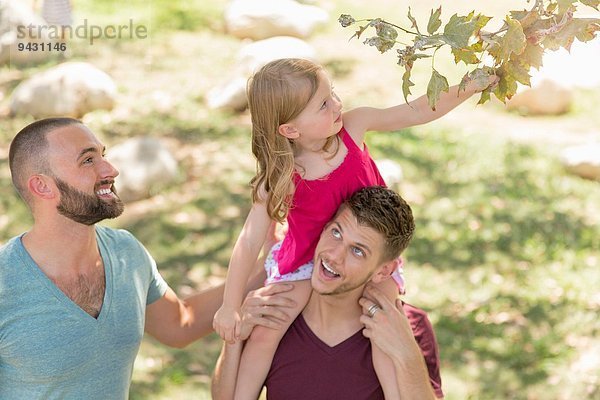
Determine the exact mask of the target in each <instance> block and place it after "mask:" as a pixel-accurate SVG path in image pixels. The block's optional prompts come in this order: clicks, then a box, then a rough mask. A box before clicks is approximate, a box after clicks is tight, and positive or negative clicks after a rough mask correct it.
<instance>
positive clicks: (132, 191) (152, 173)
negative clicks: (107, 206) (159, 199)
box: [107, 137, 178, 202]
mask: <svg viewBox="0 0 600 400" xmlns="http://www.w3.org/2000/svg"><path fill="white" fill-rule="evenodd" d="M107 159H108V160H109V161H110V162H111V163H112V164H113V165H114V166H115V168H117V169H118V170H119V176H118V177H117V179H116V180H115V187H116V189H117V193H118V195H119V197H120V198H121V199H122V200H123V201H125V202H130V201H135V200H140V199H144V198H148V197H150V196H151V195H152V194H153V193H156V191H158V190H160V189H162V188H164V187H166V186H168V185H169V184H172V183H173V182H174V181H175V179H176V177H177V170H178V168H177V161H176V160H175V158H174V157H173V155H172V154H171V152H170V151H169V150H168V149H167V147H166V146H165V145H163V143H162V142H161V141H160V140H158V139H155V138H152V137H136V138H131V139H128V140H126V141H125V142H123V143H121V144H119V145H117V146H114V147H112V148H111V149H110V150H109V151H108V152H107Z"/></svg>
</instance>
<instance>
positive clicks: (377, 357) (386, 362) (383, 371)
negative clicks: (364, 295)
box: [371, 278, 400, 399]
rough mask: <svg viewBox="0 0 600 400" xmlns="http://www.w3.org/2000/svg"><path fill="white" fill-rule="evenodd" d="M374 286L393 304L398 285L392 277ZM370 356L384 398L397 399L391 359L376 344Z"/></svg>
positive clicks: (398, 396) (394, 369) (397, 393)
mask: <svg viewBox="0 0 600 400" xmlns="http://www.w3.org/2000/svg"><path fill="white" fill-rule="evenodd" d="M375 287H377V289H379V290H381V291H382V292H383V293H384V294H385V296H386V297H387V298H388V299H390V300H392V302H393V303H394V304H395V301H396V298H397V297H398V285H397V284H396V282H395V281H394V280H393V279H391V278H390V279H385V280H384V281H381V282H379V283H377V284H375ZM371 357H372V358H373V366H374V367H375V373H376V374H377V378H378V379H379V383H381V388H382V389H383V393H384V395H385V398H386V399H399V398H400V392H399V391H398V381H397V380H396V368H395V367H394V363H393V362H392V359H391V358H390V357H389V356H388V355H387V354H385V353H384V352H383V351H382V350H381V349H379V347H377V346H376V345H372V346H371Z"/></svg>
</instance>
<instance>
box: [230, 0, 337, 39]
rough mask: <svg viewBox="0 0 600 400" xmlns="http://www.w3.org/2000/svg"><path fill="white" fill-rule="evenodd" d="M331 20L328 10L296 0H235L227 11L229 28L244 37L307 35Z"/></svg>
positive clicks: (239, 36)
mask: <svg viewBox="0 0 600 400" xmlns="http://www.w3.org/2000/svg"><path fill="white" fill-rule="evenodd" d="M328 20H329V14H328V13H327V11H325V10H323V9H321V8H319V7H317V6H313V5H305V4H300V3H298V2H296V1H294V0H277V1H265V0H234V1H232V2H231V3H230V4H229V6H228V7H227V9H226V10H225V25H226V27H227V31H228V32H229V33H230V34H231V35H233V36H235V37H238V38H240V39H246V38H249V39H252V40H261V39H266V38H270V37H273V36H295V37H299V38H306V37H308V36H310V34H311V33H312V32H313V31H314V30H315V28H316V27H318V26H319V25H324V24H326V23H327V22H328Z"/></svg>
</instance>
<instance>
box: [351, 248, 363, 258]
mask: <svg viewBox="0 0 600 400" xmlns="http://www.w3.org/2000/svg"><path fill="white" fill-rule="evenodd" d="M352 252H353V253H354V254H355V255H357V256H359V257H364V255H365V252H364V251H362V249H360V248H358V247H353V248H352Z"/></svg>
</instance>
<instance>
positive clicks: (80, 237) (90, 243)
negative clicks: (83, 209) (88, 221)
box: [23, 221, 100, 275]
mask: <svg viewBox="0 0 600 400" xmlns="http://www.w3.org/2000/svg"><path fill="white" fill-rule="evenodd" d="M64 222H65V221H62V223H52V224H39V223H35V224H34V226H33V227H32V229H31V230H30V231H29V232H27V233H26V234H25V235H24V236H23V245H24V246H25V248H26V249H27V251H28V252H29V254H30V255H31V257H32V258H33V259H34V261H35V262H36V264H38V266H39V267H40V268H41V269H42V270H43V271H44V272H45V273H46V274H49V275H57V274H58V275H60V273H61V272H71V273H78V272H80V270H81V269H85V268H87V267H86V266H89V265H92V264H94V263H95V262H96V261H97V260H98V257H99V256H100V254H99V250H98V246H97V244H96V230H95V227H94V225H91V226H88V225H83V224H80V223H76V222H73V221H67V222H66V223H64Z"/></svg>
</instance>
